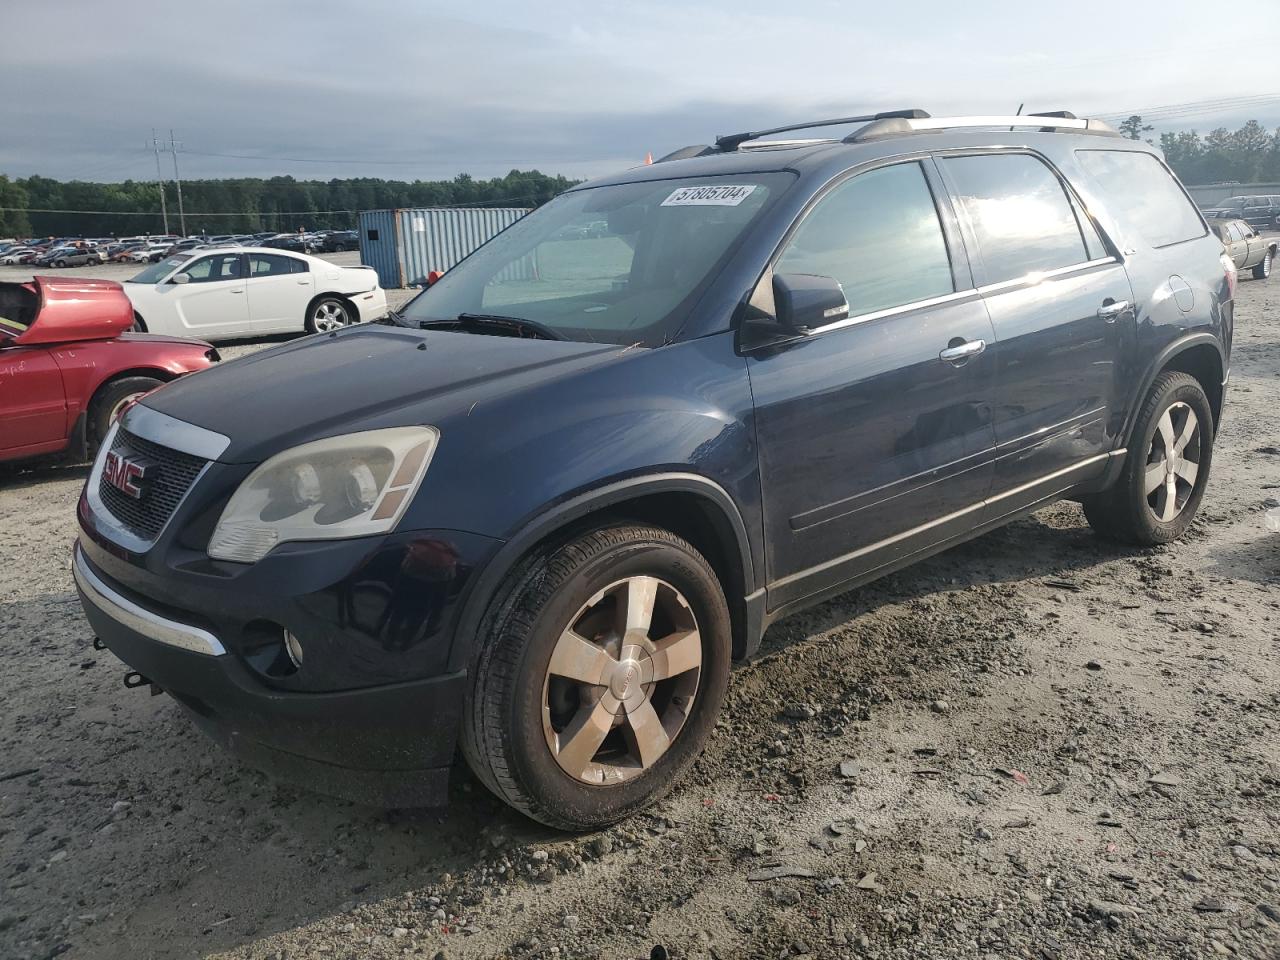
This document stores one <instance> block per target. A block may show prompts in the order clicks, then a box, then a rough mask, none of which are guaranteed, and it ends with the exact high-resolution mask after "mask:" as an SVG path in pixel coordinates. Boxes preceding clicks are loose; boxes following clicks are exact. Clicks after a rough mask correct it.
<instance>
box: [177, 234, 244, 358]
mask: <svg viewBox="0 0 1280 960" xmlns="http://www.w3.org/2000/svg"><path fill="white" fill-rule="evenodd" d="M182 273H185V274H186V275H187V276H188V277H189V278H190V279H189V280H188V281H187V283H185V284H175V283H173V282H172V281H170V282H169V283H168V284H165V285H164V286H165V288H166V295H168V296H172V297H176V299H177V312H178V319H179V320H180V321H181V322H182V326H183V327H184V328H185V329H186V331H187V332H188V333H190V335H191V336H193V337H204V338H208V337H229V336H235V335H238V334H242V333H247V332H248V323H249V305H248V298H247V297H246V296H245V278H244V256H243V255H242V254H239V253H216V254H213V255H211V256H207V257H200V258H198V259H196V260H193V261H191V263H190V264H189V265H188V266H186V267H185V268H183V270H182Z"/></svg>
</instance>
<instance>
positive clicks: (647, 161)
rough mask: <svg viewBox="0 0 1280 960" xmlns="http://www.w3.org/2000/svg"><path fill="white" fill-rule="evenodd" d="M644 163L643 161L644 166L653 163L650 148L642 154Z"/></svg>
mask: <svg viewBox="0 0 1280 960" xmlns="http://www.w3.org/2000/svg"><path fill="white" fill-rule="evenodd" d="M644 163H645V166H648V165H649V164H651V163H653V151H652V150H650V151H649V152H648V153H646V154H645V155H644Z"/></svg>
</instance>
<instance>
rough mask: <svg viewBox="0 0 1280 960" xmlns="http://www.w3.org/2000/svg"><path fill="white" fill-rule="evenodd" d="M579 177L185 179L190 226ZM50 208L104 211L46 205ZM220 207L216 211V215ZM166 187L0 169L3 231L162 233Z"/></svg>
mask: <svg viewBox="0 0 1280 960" xmlns="http://www.w3.org/2000/svg"><path fill="white" fill-rule="evenodd" d="M574 183H575V181H572V180H568V179H566V178H565V177H562V176H549V175H547V174H545V173H541V172H539V171H537V170H528V171H522V170H512V171H511V172H510V173H508V174H507V175H506V176H505V177H495V178H493V179H491V180H477V179H474V178H472V177H471V176H469V175H468V174H465V173H464V174H460V175H459V176H457V177H454V178H453V179H452V180H414V181H411V182H405V181H402V180H381V179H376V178H372V177H357V178H351V179H333V180H328V181H324V180H295V179H294V178H293V177H271V178H270V179H265V180H264V179H260V178H257V177H238V178H234V179H226V180H184V181H182V201H183V208H184V210H185V212H186V224H187V232H188V233H189V234H199V233H204V234H219V233H257V232H258V231H262V230H279V231H281V232H286V231H293V230H297V229H298V228H299V227H302V228H303V229H306V230H320V229H353V228H355V226H356V225H357V219H358V216H359V211H361V210H382V209H389V208H395V207H452V206H486V207H534V206H537V205H539V204H542V203H546V202H547V201H548V200H550V199H551V198H552V197H554V196H555V195H556V194H559V193H562V192H564V191H565V190H567V189H568V188H569V187H571V186H573V184H574ZM165 202H166V203H167V204H168V209H169V229H170V231H172V232H174V233H177V232H178V229H179V227H178V198H177V193H176V189H175V186H174V184H172V183H166V184H165ZM45 210H68V211H98V212H89V213H86V212H75V213H45V212H41V211H45ZM212 214H218V215H217V216H213V215H212ZM162 229H163V218H162V217H161V213H160V187H159V186H158V185H157V184H156V183H155V182H154V181H150V182H149V181H143V180H126V181H124V182H123V183H90V182H86V181H80V180H72V181H66V182H63V181H59V180H52V179H50V178H48V177H40V176H32V177H25V178H16V179H11V178H9V177H7V176H4V175H3V174H0V237H29V236H35V237H44V236H82V237H98V236H104V237H105V236H132V235H135V234H144V233H159V232H161V230H162Z"/></svg>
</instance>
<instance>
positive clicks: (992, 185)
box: [943, 153, 1101, 283]
mask: <svg viewBox="0 0 1280 960" xmlns="http://www.w3.org/2000/svg"><path fill="white" fill-rule="evenodd" d="M943 164H944V167H945V169H946V171H947V174H948V176H949V177H950V178H951V182H952V184H953V187H954V189H955V191H956V199H957V200H958V201H959V207H960V211H961V214H962V215H963V216H964V217H965V218H966V219H967V220H968V222H969V225H970V227H971V228H972V230H973V233H974V236H975V238H976V240H977V242H978V251H979V254H980V255H981V260H982V264H983V266H984V267H985V268H986V278H985V281H986V282H987V283H1001V282H1003V281H1006V280H1014V279H1017V278H1019V277H1024V276H1026V275H1027V274H1030V273H1038V272H1044V271H1048V270H1057V269H1059V268H1062V267H1070V266H1074V265H1075V264H1078V263H1084V262H1086V261H1088V260H1089V259H1090V255H1089V251H1088V249H1087V248H1086V246H1085V240H1084V234H1083V233H1082V232H1081V230H1080V224H1079V222H1078V221H1077V219H1076V214H1075V210H1074V209H1073V207H1072V204H1071V201H1070V200H1069V199H1068V197H1067V193H1066V191H1065V190H1064V189H1063V186H1062V183H1061V182H1059V180H1058V178H1057V177H1056V176H1055V175H1054V173H1053V171H1052V170H1050V169H1049V168H1048V167H1047V166H1046V165H1045V164H1044V162H1043V161H1041V160H1040V159H1038V158H1037V157H1033V156H1031V155H1029V154H1021V153H1005V154H983V155H979V156H965V157H947V158H945V159H944V160H943ZM1092 229H1093V227H1092V225H1090V230H1091V231H1092ZM1094 239H1095V242H1097V237H1096V234H1095V235H1094ZM1100 245H1101V244H1100V243H1099V246H1100Z"/></svg>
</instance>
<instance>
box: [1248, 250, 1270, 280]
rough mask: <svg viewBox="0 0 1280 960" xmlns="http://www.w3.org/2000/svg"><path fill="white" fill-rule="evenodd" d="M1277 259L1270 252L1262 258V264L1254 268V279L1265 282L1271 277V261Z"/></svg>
mask: <svg viewBox="0 0 1280 960" xmlns="http://www.w3.org/2000/svg"><path fill="white" fill-rule="evenodd" d="M1274 259H1275V255H1274V254H1273V253H1272V252H1271V251H1270V250H1268V251H1267V254H1266V256H1264V257H1263V258H1262V262H1261V263H1259V264H1258V265H1257V266H1255V267H1254V268H1253V279H1255V280H1265V279H1267V277H1269V276H1271V261H1272V260H1274Z"/></svg>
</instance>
